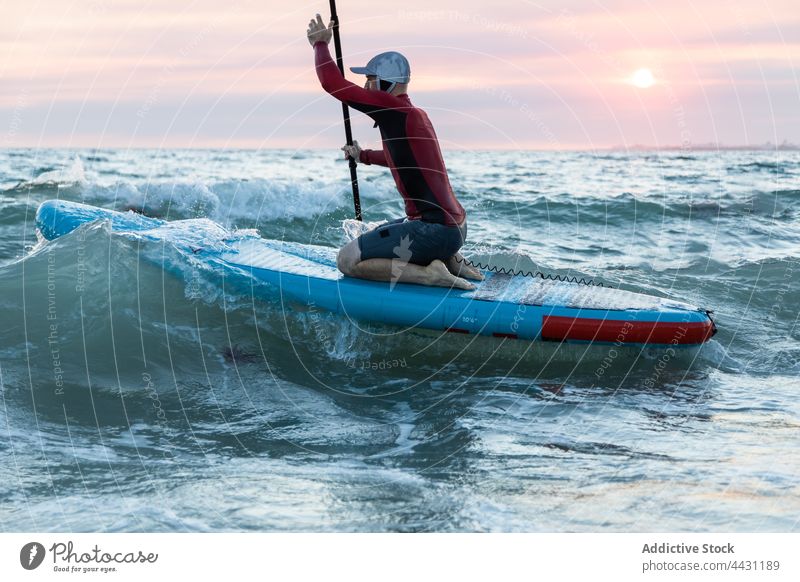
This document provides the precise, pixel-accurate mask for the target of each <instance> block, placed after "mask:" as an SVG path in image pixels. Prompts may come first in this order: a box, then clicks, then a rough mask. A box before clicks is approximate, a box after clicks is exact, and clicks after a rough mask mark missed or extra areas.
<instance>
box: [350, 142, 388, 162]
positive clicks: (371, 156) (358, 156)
mask: <svg viewBox="0 0 800 582" xmlns="http://www.w3.org/2000/svg"><path fill="white" fill-rule="evenodd" d="M340 149H341V150H342V151H343V152H344V157H345V159H347V158H353V159H354V160H357V161H359V162H361V163H362V164H366V165H368V166H369V165H371V164H376V165H378V166H388V165H389V164H388V163H386V152H385V151H383V150H363V149H361V146H360V145H358V140H355V139H354V140H353V144H352V145H347V144H345V145H343V146H342V147H341V148H340Z"/></svg>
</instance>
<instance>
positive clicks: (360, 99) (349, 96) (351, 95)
mask: <svg viewBox="0 0 800 582" xmlns="http://www.w3.org/2000/svg"><path fill="white" fill-rule="evenodd" d="M314 61H315V64H316V67H317V77H318V78H319V82H320V83H321V84H322V88H323V89H325V91H327V92H328V93H330V94H331V95H333V96H334V97H336V98H337V99H338V100H339V101H344V102H345V103H347V104H348V105H349V106H350V107H352V108H353V109H357V110H358V111H361V112H362V113H366V114H367V115H369V116H370V117H373V115H372V114H374V113H375V112H378V111H385V110H387V109H392V108H394V107H398V106H402V105H403V102H402V101H400V100H399V99H398V98H397V97H394V96H393V95H389V94H388V93H384V92H383V91H369V90H367V89H364V88H363V87H359V86H358V85H356V84H355V83H351V82H350V81H348V80H347V79H345V78H344V76H342V73H341V71H339V67H337V66H336V63H335V62H334V60H333V59H332V58H331V53H330V51H329V50H328V43H326V42H325V41H317V42H316V43H315V44H314Z"/></svg>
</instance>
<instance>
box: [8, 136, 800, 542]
mask: <svg viewBox="0 0 800 582" xmlns="http://www.w3.org/2000/svg"><path fill="white" fill-rule="evenodd" d="M337 156H338V152H337V151H335V150H331V151H301V152H298V151H290V150H286V151H284V150H264V151H239V150H101V151H95V150H45V149H38V150H34V149H19V150H13V149H12V150H2V151H0V304H2V307H1V308H0V435H2V436H0V530H2V531H178V532H181V531H336V532H350V531H537V532H564V531H568V532H576V531H592V532H613V531H692V532H694V531H726V532H727V531H759V532H760V531H770V532H788V531H797V530H798V529H800V523H799V521H798V520H800V343H799V341H798V340H800V329H798V312H799V311H800V202H799V201H800V152H791V151H753V152H748V151H722V152H719V151H708V152H696V151H649V152H613V151H612V152H609V151H606V152H555V153H554V152H463V151H461V152H459V151H452V152H445V160H446V162H447V165H448V168H449V171H450V177H451V181H452V183H453V186H454V189H455V191H456V192H457V194H458V196H459V198H460V200H461V202H462V204H463V205H464V207H465V208H466V210H467V212H468V216H469V240H468V243H467V245H466V247H465V249H464V254H465V255H467V256H468V257H470V258H472V259H474V260H479V261H481V262H489V263H491V264H493V265H499V266H505V267H514V268H518V269H519V268H521V269H539V270H542V271H544V272H548V273H560V274H567V275H571V276H580V277H591V278H593V279H595V280H597V281H601V282H604V283H605V284H610V285H613V286H618V287H622V288H625V289H630V290H634V291H639V292H645V293H650V294H655V295H659V296H663V297H670V298H674V299H678V300H682V301H687V302H690V303H693V304H695V305H698V306H702V307H704V308H707V309H710V310H713V312H714V318H715V320H716V323H717V326H718V328H719V333H718V334H717V335H716V336H715V337H714V338H713V340H711V341H710V342H709V343H708V344H706V345H705V346H704V347H703V348H701V349H689V350H679V351H676V352H673V351H663V350H662V351H658V350H642V349H638V348H623V347H619V346H616V347H615V346H574V345H573V346H566V345H565V346H559V345H556V344H539V343H536V344H531V343H527V342H520V341H515V340H508V339H505V340H503V339H492V338H476V337H463V336H458V335H456V334H446V335H440V334H436V333H431V332H415V331H408V330H398V329H395V328H392V327H383V326H379V325H375V324H369V323H365V322H357V321H351V320H348V319H347V318H345V317H343V316H338V315H332V314H329V313H325V312H319V311H316V310H313V309H312V310H308V309H302V308H300V307H299V306H293V305H291V304H287V303H280V302H268V301H264V300H262V299H256V298H254V297H252V296H251V295H249V294H247V293H241V292H239V291H237V290H236V288H235V287H233V286H231V285H229V284H226V280H225V279H224V277H220V276H219V274H218V273H214V272H212V271H203V270H202V269H198V268H196V265H192V264H191V257H185V256H182V255H180V253H176V252H174V249H170V248H166V246H165V245H162V244H161V243H158V244H157V243H146V242H139V243H136V244H134V243H133V242H131V241H130V240H128V239H124V238H122V237H119V236H118V235H114V234H112V233H111V232H110V231H109V228H108V225H107V224H103V223H98V224H94V225H90V226H87V227H85V228H82V229H81V230H79V231H76V232H74V233H72V234H70V235H68V236H65V237H63V238H61V239H58V240H56V241H53V242H44V241H41V240H40V239H39V238H38V237H37V233H36V230H35V224H34V215H35V212H36V208H37V206H38V205H39V204H40V203H41V202H43V201H45V200H48V199H51V198H60V199H63V200H74V201H80V202H85V203H87V204H92V205H97V206H102V207H104V208H110V209H116V210H125V209H134V210H136V211H138V212H142V213H144V214H147V215H150V216H158V217H162V218H166V219H169V220H179V219H187V218H208V219H210V220H213V221H215V222H217V223H219V224H220V225H222V226H223V227H225V228H226V229H229V230H236V229H256V230H257V231H258V232H259V233H260V234H261V236H263V237H265V238H270V239H282V240H291V241H298V242H313V243H314V244H322V245H328V246H331V247H336V246H339V245H341V244H342V243H343V242H344V241H345V240H346V239H345V234H344V229H343V223H344V222H345V221H346V220H347V219H350V218H352V214H353V210H352V199H351V197H350V193H349V181H348V171H347V166H346V164H345V163H344V162H343V161H341V160H339V159H338V157H337ZM360 178H361V187H362V203H363V206H364V211H365V218H366V219H367V220H368V221H371V222H378V221H381V220H384V219H388V218H394V217H398V216H401V215H402V205H401V202H400V198H399V195H398V194H397V193H396V191H395V189H394V185H393V182H392V180H391V177H390V176H389V175H388V172H386V170H385V169H384V168H378V167H374V166H372V167H363V166H362V167H360ZM154 257H156V258H158V257H161V259H162V264H163V263H164V262H169V263H170V266H171V267H172V268H171V269H165V268H163V267H162V266H161V265H160V264H159V261H157V260H156V261H154V260H153V258H154ZM181 273H182V274H183V276H182V275H181Z"/></svg>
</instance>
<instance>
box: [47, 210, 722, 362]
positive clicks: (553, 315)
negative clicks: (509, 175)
mask: <svg viewBox="0 0 800 582" xmlns="http://www.w3.org/2000/svg"><path fill="white" fill-rule="evenodd" d="M99 220H100V221H109V222H110V224H111V229H112V231H113V232H117V233H120V234H129V235H131V236H135V237H136V238H139V239H147V240H154V241H163V242H164V243H166V244H171V245H174V246H175V247H176V248H177V249H179V250H182V251H184V252H187V253H189V252H190V253H192V255H193V257H196V259H197V260H199V261H206V262H207V263H208V264H209V266H212V265H221V266H223V267H225V268H226V277H227V278H228V279H229V280H230V278H234V279H238V280H239V281H240V282H241V283H242V284H245V285H252V283H253V282H254V281H258V282H265V283H268V284H270V285H271V286H274V287H275V288H277V289H279V290H280V293H281V296H282V297H284V298H288V299H292V300H294V301H296V302H299V303H302V304H305V305H311V306H314V307H318V308H321V309H325V310H328V311H332V312H335V313H341V314H343V315H346V316H347V317H351V318H354V319H359V320H367V321H376V322H383V323H388V324H393V325H400V326H405V327H419V328H425V329H432V330H442V331H448V332H453V333H462V334H480V335H486V336H494V337H501V338H514V339H525V340H543V341H556V342H562V341H566V342H584V343H585V342H602V343H617V344H643V345H672V346H692V345H698V344H702V343H703V342H705V341H707V340H708V339H709V338H711V336H713V335H714V333H716V327H715V326H714V322H713V321H712V320H711V317H710V316H709V313H708V312H707V311H705V310H703V309H700V308H698V307H695V306H693V305H689V304H686V303H681V302H677V301H672V300H669V299H663V298H660V297H653V296H650V295H644V294H641V293H633V292H631V291H624V290H621V289H613V288H609V287H600V286H594V285H585V284H580V283H575V282H567V281H560V280H548V279H543V278H540V277H528V276H521V275H511V274H505V273H495V272H491V271H485V272H484V275H485V277H486V279H485V280H484V281H482V282H479V283H477V286H476V289H474V290H472V291H463V290H460V289H446V288H442V287H425V286H422V285H411V284H404V283H398V284H396V285H390V284H389V283H381V282H374V281H364V280H361V279H354V278H351V277H345V276H343V275H342V274H341V273H340V272H339V270H338V269H337V268H336V250H335V249H331V248H327V247H320V246H314V245H303V244H298V243H291V242H282V241H273V240H266V239H262V238H259V237H257V236H245V237H233V236H232V237H231V239H230V240H226V244H224V245H223V246H222V247H220V246H219V245H212V246H209V247H205V246H204V245H203V244H202V241H201V240H200V241H198V240H197V238H198V236H197V234H196V233H197V229H196V228H190V227H191V226H192V225H193V224H194V223H197V221H196V220H188V221H174V222H167V221H164V220H159V219H155V218H148V217H145V216H142V215H139V214H136V213H134V212H127V213H122V212H116V211H113V210H105V209H102V208H96V207H94V206H87V205H85V204H79V203H76V202H66V201H60V200H50V201H47V202H45V203H43V204H42V205H41V206H40V207H39V210H38V211H37V213H36V225H37V227H38V229H39V231H40V232H41V234H42V235H43V236H44V237H45V238H46V239H48V240H53V239H56V238H58V237H61V236H64V235H66V234H68V233H70V232H72V231H73V230H75V229H76V228H78V227H80V226H81V225H83V224H87V223H91V222H94V221H99ZM203 222H204V223H207V224H212V225H213V223H210V221H203ZM184 223H185V226H186V227H187V228H180V227H181V225H184ZM214 226H215V228H217V229H221V227H219V226H216V225H214ZM259 288H260V287H259ZM253 289H256V287H253ZM275 296H276V295H272V297H273V298H274V297H275ZM264 299H265V300H269V297H266V296H265V297H264Z"/></svg>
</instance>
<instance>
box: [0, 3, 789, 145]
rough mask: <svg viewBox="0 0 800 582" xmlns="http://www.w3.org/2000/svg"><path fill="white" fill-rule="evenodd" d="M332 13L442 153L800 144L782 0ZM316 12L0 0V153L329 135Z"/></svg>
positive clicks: (329, 103) (334, 134)
mask: <svg viewBox="0 0 800 582" xmlns="http://www.w3.org/2000/svg"><path fill="white" fill-rule="evenodd" d="M337 7H338V13H339V18H340V22H341V35H342V46H343V52H344V62H345V65H346V66H356V65H363V64H364V63H366V61H367V60H369V58H370V57H371V56H373V55H374V54H377V53H379V52H383V51H387V50H397V51H400V52H402V53H404V54H405V55H406V56H407V57H408V59H409V61H410V62H411V69H412V73H411V76H412V80H411V84H410V86H409V95H410V97H411V100H412V102H413V103H414V104H415V105H417V106H419V107H422V108H424V109H425V110H426V111H427V112H428V115H429V117H430V118H431V120H432V122H433V125H434V127H435V128H436V132H437V134H438V136H439V139H440V142H441V144H442V147H443V148H445V149H469V150H483V149H548V150H549V149H586V150H592V149H603V148H608V147H620V148H630V147H635V146H638V145H644V146H648V147H670V146H671V147H693V146H697V145H699V144H705V143H712V142H713V143H721V144H725V145H747V144H750V145H756V144H763V143H765V142H771V143H781V142H783V141H784V140H787V141H789V142H793V143H796V144H797V143H800V81H799V78H800V75H799V74H798V70H797V67H798V66H800V10H798V9H797V4H796V0H726V1H722V0H702V1H701V0H693V1H687V0H673V1H671V2H663V1H661V2H656V1H654V0H653V1H651V0H615V1H603V2H599V1H593V0H582V1H576V0H558V1H536V2H533V1H528V0H491V1H489V0H486V1H483V2H477V1H474V0H460V1H454V0H439V1H436V0H426V1H421V0H404V1H403V2H402V3H390V2H376V1H375V0H373V1H370V2H367V1H364V0H339V2H337ZM317 12H319V13H321V14H322V15H323V18H324V19H325V20H326V21H327V19H328V16H329V8H328V2H325V1H314V2H306V1H304V0H298V1H295V2H277V1H276V0H258V1H255V0H226V1H225V2H220V1H219V0H215V1H210V0H194V1H192V0H184V1H181V2H177V1H175V0H169V1H168V0H130V1H129V0H28V1H27V2H23V1H21V0H5V1H4V2H3V10H2V14H3V21H2V24H1V25H0V26H2V29H1V30H0V55H2V56H0V136H1V137H0V147H4V148H9V147H86V148H95V147H96V148H103V147H122V148H126V147H153V148H159V147H187V148H189V147H229V148H303V149H305V148H328V147H338V146H339V145H341V143H343V141H344V140H343V129H342V121H341V107H340V105H339V103H338V102H337V101H335V100H334V99H333V98H332V97H330V96H328V95H327V94H325V93H324V91H322V89H321V88H320V86H319V83H318V81H317V78H316V74H315V71H314V61H313V51H312V49H311V47H310V45H309V43H308V41H307V40H306V36H305V34H306V28H307V25H308V21H309V19H310V18H311V17H312V16H313V15H314V14H316V13H317ZM331 48H332V45H331ZM348 77H349V78H350V79H351V80H353V81H355V82H359V83H363V77H361V76H358V75H355V74H351V73H349V72H348ZM353 121H354V134H355V137H356V139H358V140H359V141H360V142H361V143H362V145H372V146H374V145H376V142H377V140H378V136H377V132H376V130H374V129H372V124H371V123H369V122H368V120H367V119H366V118H365V117H364V116H363V115H361V114H360V113H358V112H353Z"/></svg>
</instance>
